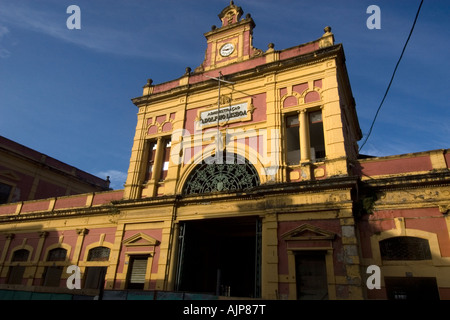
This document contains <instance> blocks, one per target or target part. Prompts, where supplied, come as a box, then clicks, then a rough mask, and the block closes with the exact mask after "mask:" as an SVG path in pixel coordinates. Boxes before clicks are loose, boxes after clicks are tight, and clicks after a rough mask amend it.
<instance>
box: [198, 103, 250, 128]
mask: <svg viewBox="0 0 450 320" xmlns="http://www.w3.org/2000/svg"><path fill="white" fill-rule="evenodd" d="M248 105H249V104H248V102H242V103H239V104H235V105H231V106H226V107H222V108H220V109H219V110H217V108H216V109H209V110H206V111H202V112H200V114H199V117H198V123H199V125H200V127H202V128H204V127H209V126H213V125H217V115H219V123H224V122H227V123H228V122H235V121H246V120H249V119H248V118H249V114H250V113H249V112H248V111H249V110H248Z"/></svg>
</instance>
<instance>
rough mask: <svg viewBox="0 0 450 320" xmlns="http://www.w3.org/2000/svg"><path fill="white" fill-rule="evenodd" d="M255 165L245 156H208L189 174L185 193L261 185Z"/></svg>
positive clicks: (245, 188) (234, 189)
mask: <svg viewBox="0 0 450 320" xmlns="http://www.w3.org/2000/svg"><path fill="white" fill-rule="evenodd" d="M259 184H260V181H259V176H258V173H257V171H256V169H255V167H254V166H253V165H252V164H251V163H250V162H249V161H248V160H247V159H245V158H244V157H243V156H241V155H238V154H234V153H227V152H224V153H223V161H214V157H210V158H207V159H205V160H204V161H203V163H201V164H199V165H197V167H196V168H195V169H194V170H193V171H192V173H191V174H190V175H189V177H188V179H187V181H186V183H185V184H184V187H183V194H184V195H189V194H202V193H210V192H221V191H224V192H226V191H228V192H230V191H231V192H233V191H245V190H249V189H252V188H254V187H256V186H259Z"/></svg>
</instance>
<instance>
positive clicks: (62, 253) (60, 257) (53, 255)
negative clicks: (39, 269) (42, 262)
mask: <svg viewBox="0 0 450 320" xmlns="http://www.w3.org/2000/svg"><path fill="white" fill-rule="evenodd" d="M66 255H67V250H66V249H63V248H56V249H52V250H50V251H49V252H48V257H47V261H64V260H66Z"/></svg>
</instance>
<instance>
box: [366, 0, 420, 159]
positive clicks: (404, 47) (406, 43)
mask: <svg viewBox="0 0 450 320" xmlns="http://www.w3.org/2000/svg"><path fill="white" fill-rule="evenodd" d="M422 4H423V0H422V1H421V2H420V5H419V9H417V13H416V17H415V19H414V22H413V25H412V27H411V30H410V32H409V36H408V39H406V42H405V45H404V46H403V50H402V53H401V55H400V58H399V59H398V61H397V64H396V66H395V68H394V72H393V73H392V76H391V81H389V85H388V87H387V89H386V92H385V93H384V96H383V99H382V100H381V103H380V106H379V107H378V109H377V112H376V113H375V117H374V118H373V120H372V124H371V126H370V129H369V133H368V134H367V136H366V139H365V140H364V143H363V144H362V145H361V147H359V151H361V149H362V148H363V147H364V145H365V144H366V142H367V140H368V139H369V137H370V134H371V133H372V129H373V126H374V124H375V121H376V119H377V117H378V114H379V112H380V109H381V106H382V105H383V103H384V100H385V99H386V96H387V94H388V92H389V89H390V88H391V84H392V81H393V80H394V77H395V73H396V72H397V68H398V65H399V64H400V61H401V60H402V58H403V53H404V52H405V49H406V46H407V45H408V42H409V39H410V38H411V35H412V33H413V30H414V27H415V25H416V22H417V18H418V17H419V13H420V9H421V7H422Z"/></svg>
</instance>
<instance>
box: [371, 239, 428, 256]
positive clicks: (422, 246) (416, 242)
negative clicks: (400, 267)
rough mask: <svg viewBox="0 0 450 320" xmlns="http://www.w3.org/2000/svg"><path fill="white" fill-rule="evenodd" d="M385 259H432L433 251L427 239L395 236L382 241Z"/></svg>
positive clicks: (382, 251)
mask: <svg viewBox="0 0 450 320" xmlns="http://www.w3.org/2000/svg"><path fill="white" fill-rule="evenodd" d="M380 252H381V258H382V259H383V260H430V259H431V251H430V245H429V243H428V240H427V239H422V238H417V237H394V238H389V239H385V240H382V241H380Z"/></svg>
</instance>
